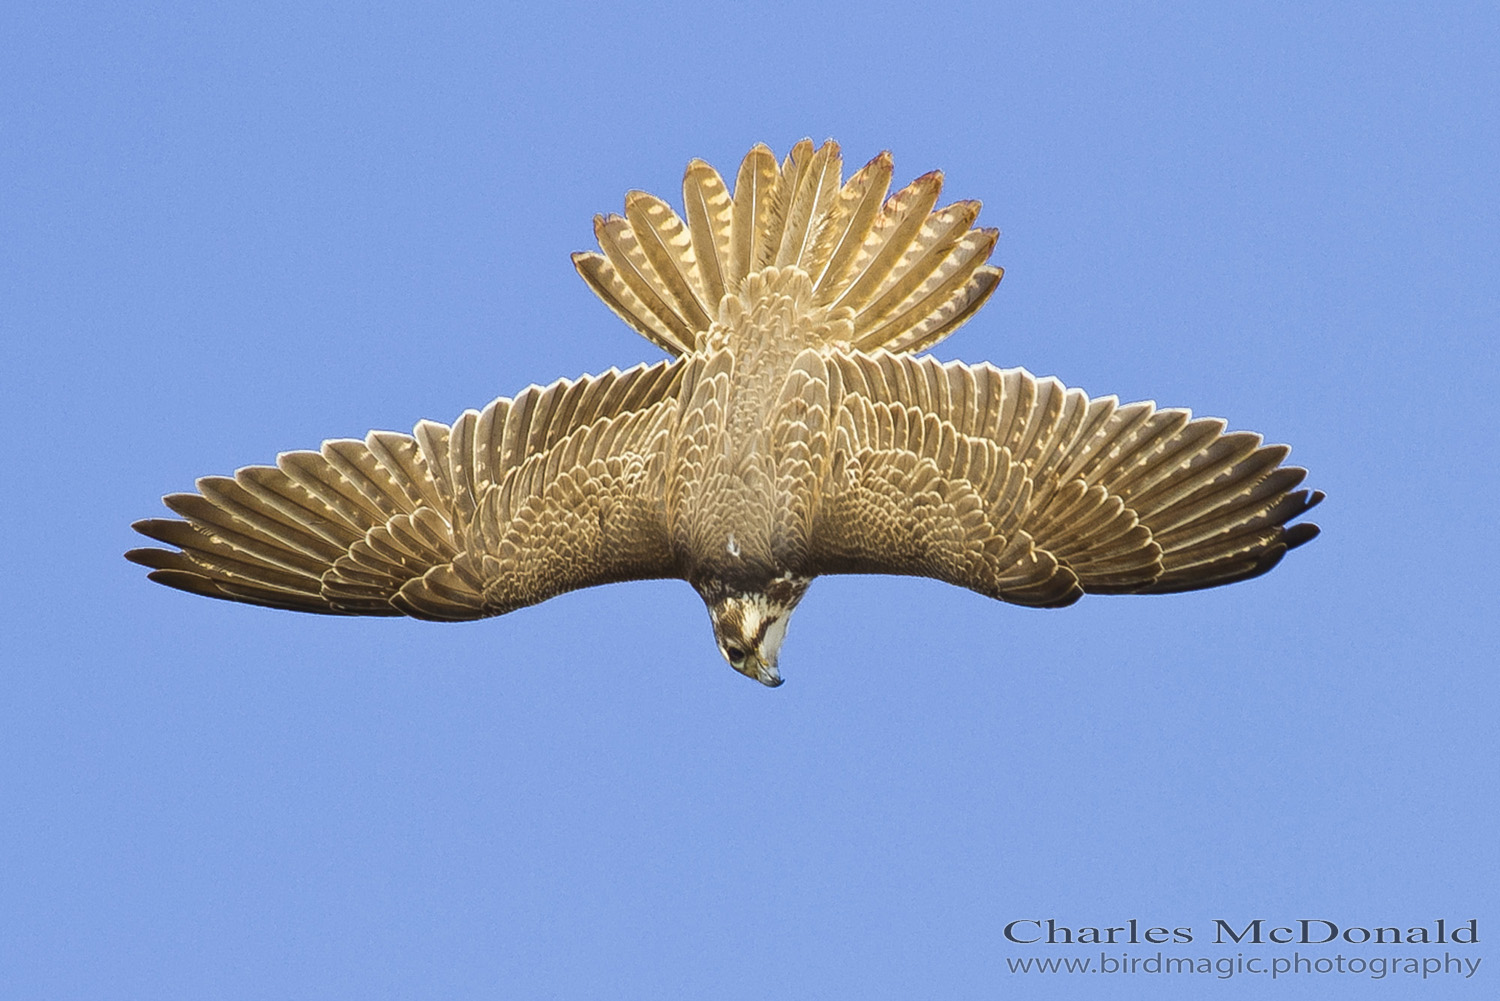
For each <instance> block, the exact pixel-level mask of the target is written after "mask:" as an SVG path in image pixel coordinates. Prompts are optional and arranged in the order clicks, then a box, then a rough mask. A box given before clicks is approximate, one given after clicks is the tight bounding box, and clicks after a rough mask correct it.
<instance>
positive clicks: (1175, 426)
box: [127, 142, 1321, 685]
mask: <svg viewBox="0 0 1500 1001" xmlns="http://www.w3.org/2000/svg"><path fill="white" fill-rule="evenodd" d="M890 169H891V167H890V158H889V157H888V156H887V155H885V154H882V155H881V156H880V157H877V158H876V159H875V160H873V161H871V162H870V164H868V165H867V166H866V167H865V168H863V169H862V170H860V171H859V172H857V173H856V174H855V175H854V176H853V177H851V178H850V179H849V181H848V182H847V183H843V182H841V180H840V177H839V174H840V170H839V159H838V150H837V147H836V146H834V144H833V143H831V142H830V143H827V144H825V145H824V146H822V147H821V148H819V149H816V150H814V149H813V147H812V144H811V143H806V142H804V143H802V144H799V145H798V146H797V148H796V149H794V150H793V152H792V154H791V156H789V157H788V158H787V160H786V161H785V163H784V164H782V165H780V166H778V165H777V163H776V161H775V158H774V157H773V156H772V155H771V154H770V151H769V150H766V149H765V148H764V147H757V148H756V149H755V150H752V151H751V153H750V155H749V156H747V157H746V159H745V162H744V164H742V166H741V168H740V173H739V177H738V179H737V183H736V185H735V189H734V193H733V195H732V196H731V194H730V193H729V190H728V188H727V186H726V185H725V184H724V183H723V181H722V180H721V179H720V178H719V175H718V174H717V173H716V172H714V171H713V170H712V168H710V167H708V166H707V165H706V164H703V163H701V162H699V161H694V163H693V164H690V165H689V168H688V172H687V177H686V179H685V181H684V200H685V202H686V220H683V219H680V218H679V217H678V216H677V215H676V214H675V213H673V212H672V211H671V210H670V209H669V208H668V207H667V206H666V205H665V203H662V202H660V201H659V200H657V199H654V198H652V197H651V196H649V195H643V194H641V193H639V192H633V193H632V194H631V195H630V196H629V197H628V198H627V200H626V214H625V216H624V217H623V218H622V217H618V216H611V217H607V218H601V219H599V220H597V221H596V226H595V228H596V233H597V234H598V236H599V240H600V245H601V247H602V248H603V250H604V253H603V254H602V255H600V254H581V255H576V256H575V263H576V264H577V266H578V269H579V271H580V273H581V274H582V275H583V276H584V278H585V280H586V281H587V282H588V283H589V284H590V286H591V287H593V288H594V290H595V291H596V292H598V293H599V295H600V296H601V298H603V299H604V300H605V301H606V302H607V303H608V304H609V305H610V307H611V308H612V309H614V310H615V311H616V312H617V313H619V314H620V315H621V316H622V317H623V318H624V319H626V320H627V322H629V323H630V324H631V325H632V326H634V327H635V328H636V329H637V330H638V331H640V332H641V333H642V334H644V335H645V336H647V337H648V338H649V339H651V340H652V341H653V342H655V343H656V344H658V345H659V346H661V347H662V348H664V349H665V350H667V351H668V352H669V353H671V354H673V355H675V356H676V357H675V358H674V359H673V360H671V361H668V362H661V363H658V364H655V365H651V366H644V365H643V366H638V367H636V368H634V369H630V370H628V371H626V372H619V371H617V370H614V369H611V370H609V371H608V372H605V373H603V374H602V375H599V376H586V377H583V378H581V379H579V380H577V381H571V382H570V381H566V380H564V381H561V382H558V383H554V384H552V385H551V386H548V387H545V388H539V387H531V388H530V389H528V390H526V391H524V392H523V393H521V394H520V395H518V396H517V397H515V398H514V399H499V400H496V401H494V402H493V403H491V404H490V405H489V406H488V407H486V408H485V409H484V410H483V411H482V412H479V411H468V412H466V413H465V414H463V415H462V416H461V417H460V418H459V419H458V420H457V421H456V422H454V424H453V425H451V426H449V425H442V424H436V423H433V422H428V421H424V422H422V423H420V424H418V425H417V427H416V428H415V429H414V431H413V433H412V434H411V435H404V434H397V433H394V432H372V433H371V434H370V435H369V436H368V437H367V438H366V439H365V440H364V441H363V442H360V441H333V442H326V443H325V444H324V446H323V448H322V449H321V450H320V451H318V452H290V453H285V454H283V455H282V456H281V457H280V458H279V459H278V461H277V465H276V466H275V467H265V466H252V467H247V468H245V469H241V470H240V471H239V472H238V473H237V474H236V475H235V476H234V477H233V478H226V477H208V478H205V479H202V480H200V481H199V482H198V489H199V492H198V493H196V494H174V495H171V496H169V497H168V498H167V499H166V500H167V504H168V505H169V506H170V507H172V509H173V510H174V511H176V512H177V513H178V514H180V515H182V516H183V517H184V518H185V519H186V520H185V521H178V520H170V519H153V520H150V521H145V522H140V523H137V526H136V527H137V529H138V530H139V531H141V532H142V533H144V534H146V535H148V536H150V537H152V538H154V539H157V540H159V541H162V542H166V543H169V544H171V545H173V546H175V547H178V549H177V551H173V550H162V549H145V550H135V551H133V552H131V553H130V554H127V555H129V557H130V558H131V559H132V560H135V561H136V562H139V563H142V564H145V565H146V566H149V567H151V568H152V569H153V573H152V575H151V576H152V578H153V579H155V580H158V581H160V582H162V583H165V584H169V585H172V586H174V587H178V588H181V589H183V590H188V591H193V592H196V593H200V594H207V595H210V596H213V597H219V598H228V599H232V600H237V601H245V602H250V603H255V604H263V605H271V606H274V607H281V608H290V609H296V610H300V611H313V612H324V613H330V614H368V615H393V614H403V613H404V614H408V615H413V616H417V617H421V618H428V619H440V620H452V619H472V618H480V617H484V616H489V615H499V614H503V613H505V612H508V611H511V610H512V609H515V608H519V607H522V606H525V605H530V604H534V603H536V602H538V601H542V600H545V599H546V598H549V597H552V596H553V595H556V594H560V593H563V592H565V591H569V590H573V589H575V588H579V587H587V586H591V585H595V584H603V583H609V582H613V581H623V580H634V579H645V578H664V577H676V578H681V579H683V580H686V581H688V582H689V583H690V584H692V586H693V587H694V588H695V589H697V591H698V592H699V594H700V595H701V596H702V597H703V599H704V601H705V603H706V604H707V605H708V608H709V613H710V618H711V621H712V623H713V626H714V633H715V637H716V640H717V643H718V646H719V648H720V651H721V652H722V653H723V655H724V657H725V658H726V659H727V660H728V661H729V662H730V663H731V664H732V665H733V666H734V667H735V668H736V670H739V671H741V672H742V673H745V674H747V675H749V676H751V677H754V678H756V679H757V680H759V681H761V682H763V683H765V684H769V685H775V684H779V683H780V674H779V672H778V670H777V666H776V661H777V654H778V651H779V647H780V644H781V640H782V638H783V637H784V636H785V633H786V624H787V620H788V617H789V616H790V613H791V611H792V609H793V608H795V606H796V604H797V602H798V601H799V600H801V598H802V596H803V594H804V593H805V591H806V589H807V586H808V584H809V582H810V581H811V580H812V579H813V578H815V577H817V576H819V575H821V574H826V573H897V574H916V575H923V576H931V577H936V578H938V579H941V580H945V581H948V582H950V583H954V584H957V585H959V586H962V587H967V588H970V589H972V590H975V591H979V592H980V593H983V594H987V595H990V596H991V597H996V598H1000V599H1003V600H1006V601H1010V602H1014V603H1018V604H1026V605H1035V606H1057V605H1065V604H1069V603H1071V602H1072V601H1075V600H1077V598H1078V597H1079V596H1081V595H1082V594H1083V593H1085V592H1088V591H1092V592H1099V593H1147V592H1167V591H1177V590H1189V589H1193V588H1198V587H1209V586H1214V585H1216V584H1222V583H1229V582H1231V581H1234V580H1240V579H1244V578H1246V577H1252V576H1255V575H1257V574H1259V573H1263V572H1265V571H1266V570H1268V569H1269V568H1270V567H1271V566H1273V565H1275V563H1276V562H1277V561H1278V560H1279V559H1280V557H1281V555H1282V554H1283V553H1284V552H1285V551H1286V550H1287V549H1289V548H1292V547H1294V546H1296V545H1299V544H1301V543H1302V542H1305V541H1307V540H1308V539H1310V538H1312V537H1313V536H1314V535H1315V534H1316V532H1317V529H1316V528H1315V527H1314V526H1311V525H1307V524H1303V525H1295V526H1289V525H1288V524H1287V523H1288V522H1289V521H1290V520H1291V519H1292V518H1295V517H1296V516H1297V515H1299V514H1301V513H1303V512H1304V511H1306V510H1307V509H1308V508H1309V507H1311V506H1312V505H1314V504H1316V503H1317V502H1318V500H1320V499H1321V495H1320V494H1316V493H1312V494H1309V493H1308V492H1307V491H1305V490H1296V489H1294V488H1295V487H1296V486H1297V484H1298V483H1299V482H1300V481H1301V480H1302V478H1303V476H1304V473H1303V471H1302V470H1300V469H1297V468H1295V467H1287V466H1282V465H1281V462H1282V460H1283V459H1284V458H1285V457H1286V454H1287V451H1288V450H1287V449H1286V448H1285V447H1284V446H1263V445H1262V444H1261V441H1260V438H1259V436H1258V435H1252V434H1247V433H1243V432H1239V433H1230V434H1226V433H1224V423H1223V422H1222V421H1218V420H1213V419H1198V420H1192V419H1190V415H1189V414H1188V413H1187V412H1186V411H1181V410H1161V409H1157V408H1156V407H1155V406H1154V405H1153V404H1149V403H1136V404H1131V405H1128V406H1121V405H1119V404H1118V402H1117V401H1116V400H1114V399H1113V398H1112V397H1106V398H1103V399H1097V400H1090V399H1089V398H1088V397H1087V396H1085V395H1084V394H1083V393H1082V392H1080V391H1078V390H1070V389H1065V388H1064V387H1063V386H1062V385H1061V384H1059V383H1058V382H1057V381H1056V380H1052V379H1037V378H1035V377H1034V376H1032V375H1030V374H1029V373H1027V372H1026V371H1025V370H1022V369H1010V370H1003V371H1002V370H999V369H996V368H993V367H991V366H989V365H983V364H981V365H966V364H962V363H957V362H949V363H941V362H938V361H936V360H934V359H932V358H931V357H930V356H918V355H916V354H914V352H916V351H918V350H920V349H922V348H925V347H927V346H929V345H931V344H933V343H935V342H936V341H938V340H940V339H941V338H942V337H944V336H946V335H947V334H948V333H950V332H951V331H952V330H953V329H954V328H956V327H957V326H958V325H959V324H961V323H962V322H964V321H965V320H966V319H967V318H968V317H969V316H970V315H971V314H972V313H973V311H974V310H975V309H977V308H978V307H979V306H980V305H981V304H982V303H983V302H984V300H985V298H986V297H987V296H988V295H989V294H990V292H991V291H993V289H994V287H995V285H996V283H997V282H998V281H999V279H1000V271H999V269H997V268H992V267H989V266H987V265H986V264H985V263H984V262H985V260H986V258H987V257H988V255H989V253H990V250H991V249H992V248H993V245H994V240H995V234H994V232H993V231H989V230H980V229H973V228H971V224H972V223H973V221H974V218H975V216H976V215H977V213H978V205H977V203H974V202H959V203H957V204H955V205H952V206H949V207H947V208H943V209H936V210H934V205H935V202H936V198H937V192H938V189H939V187H940V184H941V179H940V176H939V175H937V174H935V173H934V174H928V175H924V176H923V177H921V178H918V179H917V180H916V181H915V182H913V183H912V184H911V185H909V186H908V187H907V188H905V189H903V190H902V191H900V192H897V193H896V194H895V195H893V196H891V197H890V198H889V199H887V198H886V197H885V194H886V190H887V187H888V184H889V180H890Z"/></svg>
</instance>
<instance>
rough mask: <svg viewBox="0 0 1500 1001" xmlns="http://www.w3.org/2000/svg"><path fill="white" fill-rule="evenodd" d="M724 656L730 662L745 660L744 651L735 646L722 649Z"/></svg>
mask: <svg viewBox="0 0 1500 1001" xmlns="http://www.w3.org/2000/svg"><path fill="white" fill-rule="evenodd" d="M724 655H725V656H726V657H728V658H729V659H730V660H731V661H736V660H744V659H745V651H744V649H743V648H741V647H737V646H727V647H725V648H724Z"/></svg>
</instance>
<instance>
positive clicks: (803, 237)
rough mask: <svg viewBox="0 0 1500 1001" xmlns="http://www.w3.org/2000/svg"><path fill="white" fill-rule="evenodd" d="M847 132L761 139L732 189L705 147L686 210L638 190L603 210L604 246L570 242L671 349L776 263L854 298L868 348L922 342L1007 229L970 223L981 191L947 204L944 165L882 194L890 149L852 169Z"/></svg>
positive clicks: (614, 299)
mask: <svg viewBox="0 0 1500 1001" xmlns="http://www.w3.org/2000/svg"><path fill="white" fill-rule="evenodd" d="M842 167H843V160H842V157H841V156H840V153H839V147H838V144H837V143H835V142H833V141H832V140H828V141H827V142H825V143H824V144H823V145H822V146H819V147H816V148H814V146H813V144H812V142H811V141H809V140H806V139H804V140H802V141H801V142H799V143H797V145H796V146H795V147H793V149H792V151H791V153H790V154H789V155H788V156H787V158H786V159H785V160H784V161H783V162H782V163H781V164H780V165H779V166H778V164H777V163H776V158H775V155H774V154H773V153H772V152H771V151H770V149H768V148H767V147H766V146H764V145H758V146H756V147H755V148H754V149H752V150H751V151H750V152H749V154H747V155H746V157H745V159H744V161H743V162H742V163H741V165H740V168H739V171H738V174H737V176H736V180H735V186H734V191H733V193H732V194H731V193H730V191H729V188H728V186H727V185H726V184H725V183H724V179H723V178H722V177H721V176H720V175H719V173H718V172H717V171H716V170H714V169H713V168H712V167H710V166H709V165H708V164H706V163H704V162H703V161H701V160H694V161H693V162H691V163H690V164H688V168H687V172H686V174H685V175H684V177H683V203H684V207H685V215H686V220H685V221H684V219H683V218H681V217H679V216H678V215H677V214H676V213H675V212H673V211H672V209H671V208H670V207H668V206H667V204H666V203H665V202H663V201H662V200H660V199H658V198H655V197H653V196H651V195H647V194H644V193H642V192H632V193H631V194H630V195H629V196H628V197H627V199H626V204H625V215H624V216H617V215H611V216H602V217H599V218H598V219H596V220H595V234H596V235H597V237H598V239H599V246H600V249H601V250H602V251H603V253H578V254H574V255H573V263H574V266H575V267H576V268H577V269H578V273H579V274H580V275H581V276H582V277H583V279H584V281H585V282H587V283H588V285H589V287H590V288H592V289H593V290H594V292H595V294H597V295H598V296H599V298H601V299H603V300H604V302H605V304H606V305H608V306H609V308H610V309H611V310H613V311H614V312H615V313H616V314H618V315H619V316H620V317H621V318H622V319H623V320H625V322H626V323H628V324H630V325H631V326H632V327H634V328H635V329H636V330H637V331H638V332H640V333H641V334H642V335H643V336H645V337H646V338H647V339H649V340H651V341H652V342H653V343H655V344H656V345H658V346H659V347H661V348H662V349H664V350H666V351H667V352H669V353H670V354H673V355H681V354H686V353H690V352H692V351H697V350H701V349H702V348H703V347H704V345H705V343H706V339H707V333H708V329H709V326H710V325H711V323H712V321H713V320H715V319H717V318H718V316H719V304H720V301H721V300H722V299H723V297H724V296H725V295H727V294H737V293H738V292H739V291H740V289H741V288H742V286H743V283H744V282H745V280H746V279H748V278H749V277H750V276H751V275H753V274H755V273H757V272H759V271H761V270H763V269H765V268H768V267H776V268H782V269H786V268H798V269H801V270H802V271H804V272H806V273H807V275H808V277H809V278H810V279H811V281H812V285H813V303H814V305H816V306H819V307H826V308H828V309H839V308H841V307H844V308H848V309H849V310H851V311H852V312H853V315H854V337H855V340H854V343H853V344H852V345H841V346H842V347H851V346H852V347H856V348H858V349H859V350H863V351H875V350H879V349H882V348H883V349H885V350H888V351H892V352H896V353H906V352H913V351H919V350H922V349H925V348H927V347H930V346H931V345H933V344H935V343H937V342H938V341H940V340H942V339H943V338H944V337H946V336H947V335H948V334H950V333H952V332H953V331H954V330H955V329H957V328H958V327H959V326H960V325H961V324H963V323H964V322H965V321H966V320H968V318H969V317H970V316H972V315H973V313H974V311H975V310H977V309H978V308H979V307H980V306H981V305H983V304H984V301H985V300H986V299H987V298H988V297H989V295H990V293H992V292H993V291H994V290H995V286H996V284H997V283H998V282H999V281H1000V276H1001V274H1002V272H1001V270H1000V269H999V268H997V267H992V266H990V265H988V264H986V263H985V262H986V261H987V260H988V258H989V255H990V252H991V251H992V250H993V249H994V246H995V240H996V238H997V235H998V234H997V233H996V231H994V230H991V229H976V228H973V223H974V221H975V219H976V217H977V216H978V214H979V203H978V202H973V201H965V202H958V203H955V204H953V205H950V206H947V207H944V208H937V207H936V206H937V199H938V194H939V192H940V191H941V189H942V183H943V178H942V174H941V173H939V172H938V171H932V172H931V173H928V174H924V175H923V176H921V177H919V178H917V179H916V180H915V181H913V182H912V183H911V184H909V185H907V186H906V187H905V188H902V189H901V190H900V191H897V192H896V193H895V194H893V195H891V196H890V197H889V198H887V197H886V195H887V192H888V191H889V188H890V182H891V157H890V154H889V153H881V154H880V155H879V156H877V157H875V158H874V159H873V160H871V161H870V162H869V163H867V164H866V165H865V166H864V167H863V168H861V169H860V170H858V171H856V172H855V174H854V175H853V176H851V177H850V178H849V180H848V181H847V182H844V181H843V180H842Z"/></svg>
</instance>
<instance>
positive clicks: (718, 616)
mask: <svg viewBox="0 0 1500 1001" xmlns="http://www.w3.org/2000/svg"><path fill="white" fill-rule="evenodd" d="M807 583H808V582H807V581H806V580H804V579H799V578H793V577H784V578H779V579H777V580H774V581H772V582H771V583H770V585H769V586H768V587H767V588H766V589H765V590H763V591H751V592H748V593H744V594H725V595H723V596H721V597H717V598H713V599H709V598H705V600H706V601H707V603H708V617H709V618H710V619H711V620H712V621H713V625H714V640H715V641H716V642H717V643H718V644H719V653H721V654H723V655H724V659H725V660H727V661H729V666H730V667H732V668H734V669H735V670H736V671H738V672H740V673H741V674H743V675H745V676H746V677H748V678H754V679H755V680H756V681H759V682H760V683H761V684H762V685H766V686H768V687H770V688H775V687H776V686H777V685H779V684H781V672H779V671H778V670H777V669H776V658H777V655H778V654H780V652H781V641H782V640H783V639H785V638H786V626H787V620H788V619H790V618H791V615H792V610H793V609H794V608H796V607H797V602H799V601H801V600H802V595H803V594H804V593H805V592H806V591H807Z"/></svg>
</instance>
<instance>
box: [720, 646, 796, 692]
mask: <svg viewBox="0 0 1500 1001" xmlns="http://www.w3.org/2000/svg"><path fill="white" fill-rule="evenodd" d="M730 666H731V667H733V668H734V669H735V670H736V671H738V672H740V673H741V674H743V675H744V676H745V677H747V678H754V679H755V680H756V681H758V682H760V683H761V684H762V685H765V686H766V687H767V688H775V687H777V686H778V685H780V684H781V683H782V681H783V680H784V679H783V678H782V677H781V672H780V671H778V670H777V669H776V662H775V661H771V662H770V663H767V662H766V661H765V660H763V659H761V658H760V657H759V656H757V655H756V654H750V655H749V656H748V657H746V658H745V659H744V660H742V661H740V662H739V663H738V664H734V663H731V664H730Z"/></svg>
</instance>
